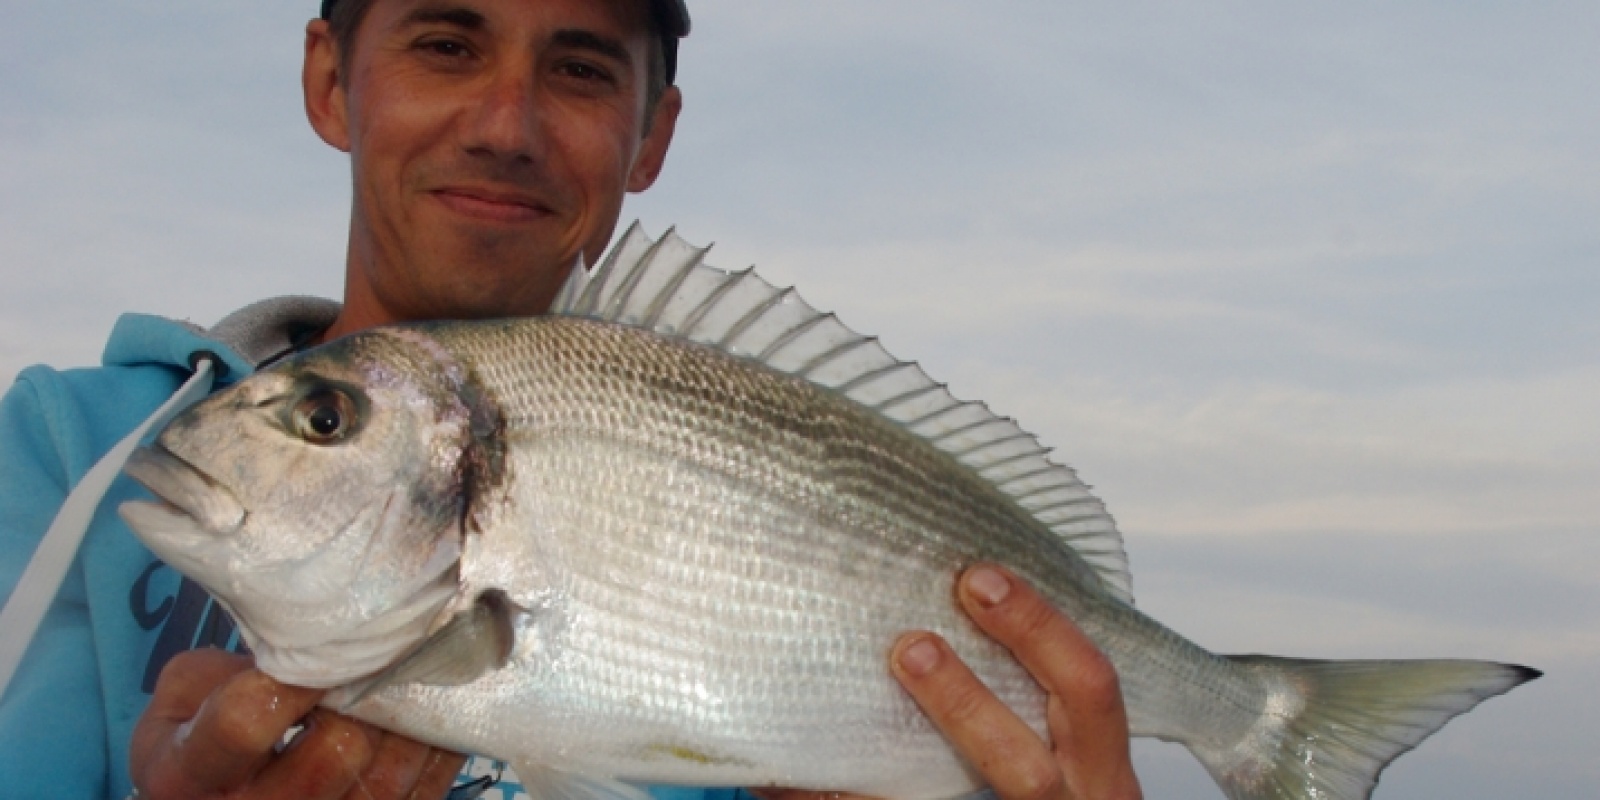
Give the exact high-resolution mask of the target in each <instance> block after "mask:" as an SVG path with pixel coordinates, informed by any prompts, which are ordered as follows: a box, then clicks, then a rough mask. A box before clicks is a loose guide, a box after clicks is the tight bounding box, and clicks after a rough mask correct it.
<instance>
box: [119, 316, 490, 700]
mask: <svg viewBox="0 0 1600 800" xmlns="http://www.w3.org/2000/svg"><path fill="white" fill-rule="evenodd" d="M498 427H499V426H498V423H497V413H496V412H495V411H494V410H493V408H492V407H490V406H488V405H487V404H485V403H484V402H482V401H481V398H479V397H478V394H477V393H476V392H473V391H472V390H471V382H470V381H469V380H468V379H467V377H466V374H465V371H464V370H463V369H462V368H461V367H460V366H459V365H458V364H456V363H455V361H454V360H453V359H452V358H451V357H450V353H449V352H448V351H447V350H445V349H444V348H442V347H441V346H440V345H438V344H437V343H436V342H435V341H434V340H432V339H431V338H430V337H428V336H427V335H426V334H425V333H423V332H422V331H420V330H416V329H380V330H375V331H371V332H367V333H363V334H358V335H356V336H353V337H349V338H346V339H342V340H339V341H338V342H335V343H332V344H329V345H326V346H324V347H321V348H317V349H315V350H312V351H308V352H307V353H304V354H302V355H300V356H298V357H296V358H293V359H290V360H288V361H285V362H282V363H281V364H279V365H277V366H275V367H273V368H271V369H268V370H265V371H263V372H261V373H258V374H256V375H253V376H251V377H249V378H247V379H245V380H243V381H241V382H239V383H238V384H236V385H234V386H231V387H229V388H227V389H225V390H223V391H221V392H218V393H217V394H214V395H212V396H211V397H209V398H207V399H205V400H204V401H202V402H200V403H198V404H196V405H195V406H193V407H191V408H190V409H188V410H187V411H185V412H184V413H183V414H181V415H180V416H178V417H177V418H176V419H174V420H173V422H172V423H171V424H169V425H168V426H167V428H166V429H165V430H164V431H163V432H162V433H161V435H160V436H159V437H158V438H157V439H156V441H155V442H154V443H153V444H151V445H150V446H148V447H145V448H142V449H140V450H139V451H137V452H136V454H135V457H134V458H133V459H132V460H131V461H130V462H129V465H128V467H127V472H128V473H129V474H130V475H131V476H132V477H134V478H135V479H136V480H138V481H139V482H141V483H143V484H144V485H145V486H146V488H148V489H150V490H151V492H152V493H154V494H155V495H156V496H157V498H158V500H157V502H132V503H127V504H125V505H123V507H122V508H121V513H122V516H123V518H124V519H125V520H126V521H127V522H128V524H129V526H130V527H131V528H132V529H133V530H134V531H135V533H136V534H137V535H138V536H139V538H140V539H141V540H142V541H143V542H144V543H145V544H146V546H148V547H149V548H150V549H151V550H152V551H153V552H155V553H156V555H158V556H159V557H160V558H161V559H162V560H163V561H165V562H166V563H168V564H169V565H171V566H173V567H175V568H176V569H178V570H179V571H180V572H182V573H184V574H186V575H188V576H189V577H191V578H193V579H194V580H196V581H198V582H199V583H200V584H201V585H203V586H205V587H206V588H207V589H208V590H209V591H210V592H211V593H212V594H213V596H215V597H216V598H217V599H218V601H219V602H221V603H222V604H223V605H224V606H225V607H226V608H227V609H228V610H229V611H230V612H231V613H232V614H233V616H234V618H235V619H236V620H237V622H238V623H239V626H240V630H241V635H242V636H243V637H244V639H245V642H246V644H248V645H249V647H250V648H251V650H252V651H253V652H254V653H255V655H256V659H257V664H258V666H260V667H261V668H262V669H263V671H265V672H267V673H268V674H269V675H272V676H273V677H275V678H278V679H279V680H283V681H285V682H289V683H295V684H299V685H306V686H319V687H328V686H336V685H340V684H343V683H348V682H349V681H351V680H353V679H356V678H359V677H362V676H365V675H368V674H371V673H373V672H375V671H377V670H379V669H381V668H383V667H384V666H386V665H387V664H388V663H389V662H390V661H392V660H393V659H394V658H395V657H396V656H397V655H399V654H400V653H401V652H402V651H404V650H405V649H407V648H408V647H410V646H412V645H414V644H416V643H417V642H419V641H421V640H422V639H423V638H425V636H426V635H427V632H428V629H429V627H430V625H431V624H432V623H433V621H434V619H435V617H437V616H438V615H439V612H440V611H441V610H442V609H443V608H445V606H446V605H448V603H449V601H450V600H451V598H452V597H453V596H454V595H455V594H456V591H457V589H458V563H459V560H460V555H461V550H462V536H463V535H464V524H465V521H466V520H467V518H468V512H469V508H470V505H469V504H470V497H469V495H470V494H471V492H472V490H473V487H474V486H475V485H479V484H481V483H482V482H483V481H485V480H486V479H487V477H488V476H489V475H491V474H492V473H493V472H494V471H496V469H497V466H496V465H497V463H498V459H497V458H495V457H494V455H493V454H494V452H495V439H496V436H497V434H498Z"/></svg>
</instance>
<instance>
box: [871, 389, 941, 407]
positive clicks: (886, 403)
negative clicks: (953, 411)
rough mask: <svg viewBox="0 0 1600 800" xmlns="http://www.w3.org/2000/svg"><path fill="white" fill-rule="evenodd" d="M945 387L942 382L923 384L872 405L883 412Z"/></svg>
mask: <svg viewBox="0 0 1600 800" xmlns="http://www.w3.org/2000/svg"><path fill="white" fill-rule="evenodd" d="M945 388H947V387H946V386H945V384H942V383H930V384H928V385H927V386H922V387H918V388H916V389H910V390H908V391H904V392H901V393H900V394H897V395H895V396H893V397H890V398H889V399H887V400H880V401H878V402H877V404H875V405H873V406H872V409H873V410H874V411H877V412H879V413H883V412H886V411H888V410H889V409H891V408H894V407H895V406H897V405H899V404H901V403H909V402H911V401H912V400H915V399H917V398H919V397H921V396H923V395H925V394H932V393H933V392H937V391H941V390H943V389H945Z"/></svg>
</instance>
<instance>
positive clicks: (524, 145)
mask: <svg viewBox="0 0 1600 800" xmlns="http://www.w3.org/2000/svg"><path fill="white" fill-rule="evenodd" d="M486 78H487V80H486V82H485V84H484V86H483V89H482V93H481V96H480V97H479V98H477V102H476V103H474V104H473V107H472V110H470V111H469V112H468V114H467V122H466V125H465V128H466V130H465V131H463V137H462V138H463V141H462V144H463V146H465V147H466V149H467V151H468V152H471V153H474V154H476V155H483V156H489V157H492V158H494V159H496V160H498V161H514V162H533V161H535V160H536V159H538V157H539V155H540V153H539V151H540V148H541V145H542V143H543V136H542V129H541V124H542V123H541V119H542V114H541V111H540V108H541V104H540V103H539V101H538V94H539V85H538V81H537V80H536V79H535V76H534V75H533V71H532V70H531V69H530V68H527V67H523V68H521V69H504V70H500V71H498V72H496V73H495V74H493V75H490V76H486Z"/></svg>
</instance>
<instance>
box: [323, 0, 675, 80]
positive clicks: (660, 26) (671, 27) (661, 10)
mask: <svg viewBox="0 0 1600 800" xmlns="http://www.w3.org/2000/svg"><path fill="white" fill-rule="evenodd" d="M338 2H339V0H322V18H323V19H327V18H328V15H329V14H331V13H333V7H334V5H336V4H337V3H338ZM650 16H651V21H652V22H654V23H655V29H656V30H657V31H660V32H661V55H662V56H663V57H664V60H665V61H666V68H667V83H669V84H670V83H672V82H673V81H676V80H677V79H678V40H679V39H682V38H683V37H685V36H688V35H689V7H688V5H686V4H685V0H650Z"/></svg>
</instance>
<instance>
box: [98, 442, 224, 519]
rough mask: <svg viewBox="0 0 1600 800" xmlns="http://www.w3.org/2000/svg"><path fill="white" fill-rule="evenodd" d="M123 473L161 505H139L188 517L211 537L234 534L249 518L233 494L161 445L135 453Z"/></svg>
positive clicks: (141, 449)
mask: <svg viewBox="0 0 1600 800" xmlns="http://www.w3.org/2000/svg"><path fill="white" fill-rule="evenodd" d="M123 472H126V473H127V474H128V476H129V477H131V478H133V479H134V480H136V481H138V482H139V483H141V484H143V485H144V487H145V488H146V489H149V490H150V493H151V494H154V495H155V496H156V499H157V500H158V501H160V502H158V503H143V504H138V505H144V506H155V507H156V508H154V509H151V510H156V509H159V510H160V511H164V512H165V513H167V514H171V515H178V516H183V517H188V518H190V519H192V520H194V522H195V523H196V524H198V525H199V526H200V527H201V528H203V529H205V530H206V531H207V532H209V533H213V534H217V535H223V536H225V535H227V534H230V533H233V532H234V531H237V530H239V528H240V527H241V526H243V525H244V520H245V517H246V516H248V514H247V512H246V511H245V508H244V506H243V505H242V504H240V502H239V498H237V497H235V496H234V494H233V491H232V490H230V489H229V488H228V487H226V486H223V485H222V484H221V483H218V482H217V480H216V479H215V478H212V477H211V476H210V475H208V474H206V473H205V471H204V470H201V469H200V468H199V467H196V466H195V465H193V464H191V463H189V462H188V461H185V460H184V459H183V458H181V457H180V456H178V455H177V454H176V453H173V452H172V451H171V450H168V449H167V448H165V447H162V446H161V445H160V444H159V443H157V444H152V445H149V446H147V447H141V448H139V449H137V450H135V451H133V455H132V456H131V457H130V458H129V459H128V463H127V466H125V467H123Z"/></svg>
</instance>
